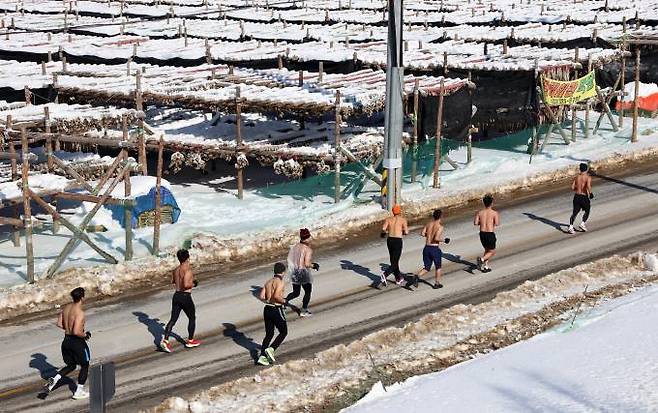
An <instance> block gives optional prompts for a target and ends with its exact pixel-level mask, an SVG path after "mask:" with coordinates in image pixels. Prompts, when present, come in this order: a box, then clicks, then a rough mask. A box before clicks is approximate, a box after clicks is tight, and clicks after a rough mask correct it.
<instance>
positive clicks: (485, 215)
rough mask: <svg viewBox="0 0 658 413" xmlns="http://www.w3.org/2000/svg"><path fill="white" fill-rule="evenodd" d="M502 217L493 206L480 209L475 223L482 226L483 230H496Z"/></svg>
mask: <svg viewBox="0 0 658 413" xmlns="http://www.w3.org/2000/svg"><path fill="white" fill-rule="evenodd" d="M499 220H500V217H499V215H498V211H496V210H494V209H492V208H485V209H482V210H480V211H479V212H478V213H477V215H476V216H475V225H478V226H479V227H480V231H481V232H494V231H495V229H496V227H497V226H498V225H499V223H500V222H499Z"/></svg>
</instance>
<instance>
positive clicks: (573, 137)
mask: <svg viewBox="0 0 658 413" xmlns="http://www.w3.org/2000/svg"><path fill="white" fill-rule="evenodd" d="M578 50H579V49H578V48H577V47H576V50H575V51H574V59H573V61H574V63H578V53H579V52H578ZM573 79H574V80H576V79H578V69H575V70H574V71H573ZM576 120H577V119H576V105H571V141H572V142H576Z"/></svg>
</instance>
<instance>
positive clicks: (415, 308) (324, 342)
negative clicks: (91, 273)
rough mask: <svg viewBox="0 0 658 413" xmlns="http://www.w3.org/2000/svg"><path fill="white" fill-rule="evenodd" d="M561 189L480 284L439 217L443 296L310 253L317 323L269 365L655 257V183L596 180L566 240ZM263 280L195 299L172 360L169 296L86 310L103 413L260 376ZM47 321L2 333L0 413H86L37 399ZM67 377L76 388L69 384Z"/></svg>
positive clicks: (566, 208)
mask: <svg viewBox="0 0 658 413" xmlns="http://www.w3.org/2000/svg"><path fill="white" fill-rule="evenodd" d="M567 189H568V188H566V189H565V190H559V191H553V192H549V193H544V194H539V195H536V196H526V197H524V199H521V200H518V201H511V202H509V203H507V204H506V205H504V208H501V209H500V213H501V223H502V226H501V227H500V229H499V230H498V231H497V232H498V240H499V241H498V251H499V253H498V255H497V256H496V257H495V259H494V260H493V261H492V263H491V266H492V268H493V272H491V273H488V274H481V273H480V272H478V271H477V270H475V271H473V270H472V269H471V265H470V264H469V262H470V263H473V262H474V261H475V257H476V256H477V255H478V254H481V246H480V243H479V239H478V237H477V230H476V228H475V227H474V226H473V224H472V215H471V214H470V213H469V214H463V215H460V216H453V217H447V219H446V222H445V226H446V236H448V237H450V238H451V239H452V242H451V243H450V244H449V245H448V246H447V247H446V248H444V278H443V284H444V285H445V288H443V289H440V290H433V289H432V288H431V287H430V284H429V283H421V284H420V287H419V288H418V289H417V290H408V289H404V288H400V287H398V286H395V285H390V284H389V287H387V288H383V287H378V280H379V273H380V271H381V268H383V266H385V264H386V263H387V259H388V257H387V252H386V247H385V243H384V242H383V240H381V239H379V238H374V237H373V238H370V239H366V240H364V242H363V243H362V244H361V245H359V246H357V247H355V246H350V247H349V248H345V249H339V250H336V251H332V252H331V253H326V254H322V253H318V256H317V261H319V263H320V265H321V270H320V271H319V272H318V273H316V274H314V275H315V283H314V285H313V299H312V301H311V309H312V311H313V313H314V315H313V316H312V317H309V318H305V319H300V318H298V317H297V316H293V315H290V316H289V336H288V338H287V340H286V342H284V344H283V346H282V347H281V349H280V352H279V354H278V356H277V359H279V360H280V361H283V362H285V361H286V360H290V359H292V358H297V357H304V356H312V354H313V353H314V352H316V351H318V350H321V349H323V348H326V347H328V346H330V345H333V344H337V343H340V342H346V341H350V340H352V339H355V338H357V337H360V336H362V335H363V334H365V333H367V332H370V331H373V330H376V329H379V328H382V327H386V326H390V325H400V324H402V323H404V322H407V321H410V320H414V319H417V318H419V317H420V316H421V315H423V314H425V313H427V312H430V311H435V310H437V309H440V308H442V307H445V306H448V305H452V304H455V303H458V302H479V301H482V300H485V299H488V297H491V296H492V295H493V294H494V293H495V292H497V291H500V290H502V289H506V288H510V287H512V286H514V285H517V284H518V283H520V282H522V281H524V280H526V279H532V278H537V277H541V276H543V275H545V274H548V273H551V272H554V271H557V270H560V269H563V268H568V267H571V266H573V265H575V264H578V263H582V262H587V261H591V260H593V259H596V258H599V257H604V256H609V255H611V254H613V253H616V252H622V251H623V252H628V251H631V250H634V249H637V248H640V247H652V248H655V246H656V244H657V242H656V240H657V239H658V236H657V234H658V219H656V218H655V215H656V214H657V213H658V173H644V174H641V175H636V176H627V177H623V178H608V179H597V180H596V181H595V187H594V192H595V194H596V198H595V200H594V201H593V203H592V204H593V205H592V215H591V218H590V220H589V222H588V227H589V229H590V231H589V232H588V233H577V234H576V235H568V234H566V233H565V232H563V230H564V229H566V224H567V223H568V218H569V215H570V214H571V199H572V195H571V193H570V192H569V191H568V190H567ZM578 222H580V221H577V223H578ZM560 224H562V226H561V227H560ZM419 234H420V228H417V227H415V228H414V229H413V232H412V234H411V235H409V236H408V237H407V238H406V239H405V244H404V251H403V257H402V260H401V263H400V265H401V268H402V270H403V271H405V272H412V271H415V270H417V269H418V268H419V266H420V265H421V251H422V247H423V241H424V240H423V238H422V237H420V235H419ZM283 258H284V257H282V259H283ZM270 268H271V265H268V266H267V267H258V268H251V269H249V270H243V271H240V272H239V273H235V274H221V275H222V276H217V277H214V278H212V279H210V280H205V281H204V282H203V283H202V284H201V285H200V286H199V288H197V289H195V291H194V295H193V296H194V300H195V302H196V306H197V331H198V335H197V337H198V338H201V340H202V341H203V344H202V346H201V347H199V348H196V349H185V348H183V347H182V346H181V345H180V344H177V345H176V346H175V347H174V352H173V353H172V354H165V353H161V352H159V351H157V350H156V346H155V343H157V342H158V341H159V340H160V337H161V334H162V331H163V325H164V324H165V323H166V322H167V320H168V318H169V311H170V302H171V291H169V290H159V291H156V292H154V293H151V294H148V295H145V296H142V297H139V298H133V299H131V300H128V301H123V302H122V301H119V302H115V303H112V304H108V305H101V306H97V307H94V308H92V309H90V310H89V311H88V313H87V328H88V330H90V331H92V332H93V338H92V340H91V341H90V347H91V354H92V358H93V360H94V361H99V360H113V361H115V363H116V364H117V377H116V381H117V392H116V395H115V397H114V400H113V401H112V403H111V404H110V411H117V412H125V411H136V410H138V409H139V408H147V407H150V406H153V405H155V404H158V403H159V402H160V401H162V400H163V399H165V398H166V397H169V396H171V395H185V394H191V393H193V392H195V391H197V390H201V389H204V388H208V387H210V386H211V385H213V384H218V383H221V382H224V381H227V380H231V379H234V378H237V377H240V376H244V375H248V374H253V373H254V372H256V371H258V370H259V369H260V368H261V367H257V366H254V364H253V360H252V358H251V357H252V355H253V354H255V353H256V352H257V349H258V346H259V343H260V341H261V340H262V337H263V331H262V321H261V315H262V304H261V303H260V302H259V301H258V300H257V299H256V298H255V297H254V296H253V294H254V293H255V291H257V288H258V287H259V286H260V285H262V284H263V282H264V281H265V280H266V279H267V278H269V277H270V276H271V272H270V271H271V270H270ZM432 278H433V274H428V276H426V279H427V280H428V281H429V282H430V283H431V282H432ZM289 289H290V286H289V285H287V290H288V291H289ZM300 299H301V297H300V298H299V299H298V300H300ZM54 321H55V319H54V316H53V318H38V319H35V320H30V321H26V322H25V323H22V324H21V325H3V326H1V327H0V344H1V345H2V348H3V349H4V350H3V351H2V352H0V366H1V367H0V389H1V390H0V411H2V412H5V411H7V412H10V411H11V412H15V411H21V412H28V411H34V412H44V413H45V412H68V411H72V412H74V411H86V407H87V405H86V402H83V401H73V400H71V399H70V396H71V392H70V391H69V389H68V388H67V386H66V385H64V386H60V387H59V388H58V389H56V390H55V391H54V392H53V393H52V394H50V395H49V396H48V397H47V398H45V399H43V398H42V397H39V390H40V386H41V383H42V380H41V377H48V376H50V375H52V374H54V371H55V369H56V368H59V367H61V365H62V360H61V356H60V351H59V346H60V343H61V339H62V336H63V334H62V332H61V330H59V329H57V328H56V327H55V325H54ZM186 325H187V319H186V318H185V316H184V315H182V314H181V318H180V319H179V321H178V324H177V326H176V327H175V329H174V331H175V332H176V333H178V334H180V335H181V336H182V337H185V335H186ZM71 377H72V379H75V378H76V377H77V373H73V374H72V376H71ZM71 383H73V381H71Z"/></svg>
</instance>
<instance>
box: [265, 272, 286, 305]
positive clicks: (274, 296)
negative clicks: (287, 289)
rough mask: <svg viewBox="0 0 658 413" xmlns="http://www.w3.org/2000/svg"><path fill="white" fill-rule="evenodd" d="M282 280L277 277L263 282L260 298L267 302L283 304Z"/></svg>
mask: <svg viewBox="0 0 658 413" xmlns="http://www.w3.org/2000/svg"><path fill="white" fill-rule="evenodd" d="M283 290H284V283H283V280H282V279H280V278H277V277H274V278H271V279H269V280H267V282H265V285H264V286H263V289H262V290H261V291H260V299H261V301H264V302H265V303H267V304H283V303H284V302H285V301H284V298H283Z"/></svg>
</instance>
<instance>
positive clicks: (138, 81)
mask: <svg viewBox="0 0 658 413" xmlns="http://www.w3.org/2000/svg"><path fill="white" fill-rule="evenodd" d="M135 108H136V109H137V110H144V107H143V100H142V71H141V70H137V74H136V75H135Z"/></svg>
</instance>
